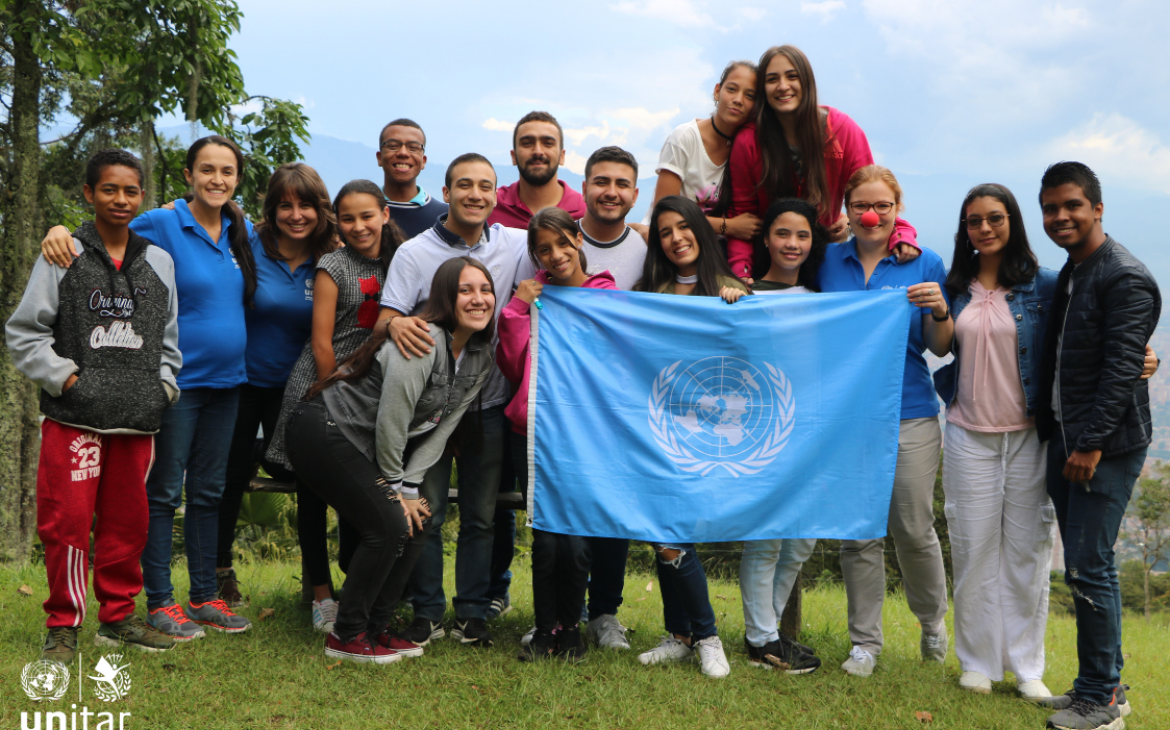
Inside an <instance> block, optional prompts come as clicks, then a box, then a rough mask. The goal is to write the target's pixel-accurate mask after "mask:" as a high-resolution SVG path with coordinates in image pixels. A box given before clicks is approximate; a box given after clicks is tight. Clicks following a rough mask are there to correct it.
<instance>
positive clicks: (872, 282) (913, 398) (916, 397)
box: [817, 238, 951, 420]
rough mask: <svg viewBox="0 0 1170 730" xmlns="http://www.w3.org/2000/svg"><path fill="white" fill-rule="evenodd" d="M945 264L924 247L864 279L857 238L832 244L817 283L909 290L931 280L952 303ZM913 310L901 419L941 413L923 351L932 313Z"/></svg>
mask: <svg viewBox="0 0 1170 730" xmlns="http://www.w3.org/2000/svg"><path fill="white" fill-rule="evenodd" d="M946 278H947V270H946V267H944V266H943V262H942V259H941V258H939V255H938V254H936V253H935V252H934V251H931V250H930V249H928V248H925V247H923V249H922V254H921V255H919V256H918V258H916V259H914V260H913V261H910V262H908V263H905V264H899V263H898V259H897V257H896V256H887V257H886V258H884V259H882V260H881V261H880V262H878V265H877V268H876V269H874V271H873V274H872V275H871V276H870V277H869V282H868V283H866V281H865V269H864V268H862V266H861V260H860V259H858V258H857V239H856V238H851V239H849V240H848V241H846V242H845V243H834V244H830V245H829V247H828V249H827V250H826V251H825V261H824V263H823V264H821V269H820V271H819V272H818V273H817V283H818V284H819V285H820V288H821V291H822V292H848V291H872V290H880V289H906V288H908V287H910V286H912V285H914V284H921V283H923V282H926V281H932V282H935V283H937V284H938V286H939V290H940V291H941V292H942V293H943V297H944V298H945V299H946V300H947V306H948V307H949V306H950V302H951V299H950V295H949V294H948V293H947V288H946V286H944V282H945V281H946ZM906 307H907V309H908V310H910V315H911V317H910V337H909V339H908V341H907V343H906V369H905V371H904V373H903V376H902V416H901V418H902V420H907V419H910V418H931V417H935V416H937V415H938V396H937V395H936V394H935V392H934V384H933V383H932V382H931V379H930V368H929V367H928V366H927V364H926V358H925V357H923V353H924V352H925V351H926V340H925V339H924V338H923V336H922V318H923V317H929V316H930V310H929V309H923V310H918V309H917V308H916V307H914V306H913V305H912V304H910V303H909V302H907V304H906Z"/></svg>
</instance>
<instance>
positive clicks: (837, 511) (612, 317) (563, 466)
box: [528, 286, 918, 542]
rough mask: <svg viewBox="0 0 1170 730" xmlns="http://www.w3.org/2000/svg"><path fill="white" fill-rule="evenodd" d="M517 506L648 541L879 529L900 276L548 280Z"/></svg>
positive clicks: (588, 531)
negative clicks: (888, 284)
mask: <svg viewBox="0 0 1170 730" xmlns="http://www.w3.org/2000/svg"><path fill="white" fill-rule="evenodd" d="M540 300H541V304H542V306H543V309H539V310H534V312H533V314H534V316H533V318H532V329H533V332H532V376H531V379H530V391H529V398H528V403H529V409H528V419H529V423H528V433H529V443H528V458H529V474H530V475H531V484H532V488H531V489H530V491H529V515H530V517H531V518H532V521H533V524H534V526H536V527H538V528H540V529H542V530H548V531H550V532H559V533H567V534H573V535H593V536H602V537H626V538H632V539H637V540H647V541H652V542H717V541H728V540H760V539H770V538H782V537H783V538H792V537H815V538H837V539H869V538H877V537H881V536H883V535H885V534H886V520H887V515H888V513H889V503H890V492H891V490H892V488H893V483H894V467H895V463H896V460H897V455H898V425H899V420H900V411H901V399H902V371H903V367H904V364H905V353H906V342H907V336H908V332H909V324H910V317H911V316H912V315H914V314H918V312H917V310H914V308H913V307H911V306H910V305H909V304H908V303H907V301H906V295H905V292H904V291H902V290H894V291H883V292H856V293H842V294H795V295H789V296H771V297H762V296H761V297H745V298H743V299H741V300H740V301H739V302H737V303H735V304H733V305H729V304H727V303H726V302H724V301H723V300H721V299H718V298H715V297H684V296H673V295H665V294H644V293H638V292H625V291H606V290H595V289H569V288H562V287H555V286H547V287H545V288H544V292H543V293H542V295H541V298H540Z"/></svg>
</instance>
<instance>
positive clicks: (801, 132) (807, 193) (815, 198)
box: [756, 45, 833, 216]
mask: <svg viewBox="0 0 1170 730" xmlns="http://www.w3.org/2000/svg"><path fill="white" fill-rule="evenodd" d="M776 56H784V57H785V58H787V59H788V61H789V62H790V63H791V64H792V67H793V68H794V69H796V74H797V76H799V77H800V94H801V99H800V106H799V107H797V109H796V143H797V144H798V145H799V146H800V159H801V171H802V172H803V175H802V177H803V179H804V194H803V195H799V190H798V188H797V180H796V162H795V160H793V159H792V150H791V149H790V148H789V147H788V141H787V140H786V139H785V137H784V127H783V126H781V124H780V119H779V118H778V117H777V116H776V112H775V111H773V110H772V107H771V105H770V104H768V99H767V97H766V96H765V94H764V84H765V79H766V78H767V75H768V64H769V63H771V62H772V59H773V58H775V57H776ZM756 107H757V110H756V138H757V139H758V140H759V144H760V152H761V154H760V159H761V161H762V162H763V173H762V174H761V176H760V181H759V183H758V184H757V187H763V189H764V192H766V193H767V195H768V198H769V199H772V200H775V199H776V198H795V197H802V198H804V199H805V200H807V201H808V202H810V203H812V204H813V206H815V207H816V209H817V211H818V212H819V213H820V215H822V216H824V215H825V214H827V213H831V212H833V211H830V210H829V206H830V205H831V200H830V195H829V182H828V176H827V174H826V172H825V144H826V142H827V140H826V139H825V130H824V124H823V123H822V122H821V111H820V107H819V106H818V105H817V81H816V77H815V76H813V70H812V64H810V63H809V62H808V56H806V55H804V52H803V51H801V50H800V49H799V48H797V47H796V46H788V45H784V46H773V47H771V48H769V49H768V50H766V51H764V55H762V56H760V64H759V70H758V71H757V72H756Z"/></svg>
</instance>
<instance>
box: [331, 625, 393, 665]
mask: <svg viewBox="0 0 1170 730" xmlns="http://www.w3.org/2000/svg"><path fill="white" fill-rule="evenodd" d="M325 656H327V657H329V658H330V659H343V660H345V661H347V662H358V663H359V664H390V663H391V662H396V661H398V660H400V659H402V658H403V655H402V654H399V653H398V652H395V651H392V650H390V649H387V648H386V647H384V646H382V645H381V644H379V643H378V642H376V641H370V639H369V636H367V634H366V632H364V631H363V632H361V633H360V634H358V635H357V636H355V637H353V638H352V639H350V640H349V641H342V640H341V637H340V636H338V635H337V633H336V632H331V633H330V634H329V636H326V637H325Z"/></svg>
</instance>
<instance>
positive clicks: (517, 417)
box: [496, 270, 618, 435]
mask: <svg viewBox="0 0 1170 730" xmlns="http://www.w3.org/2000/svg"><path fill="white" fill-rule="evenodd" d="M548 279H549V277H548V272H547V271H543V270H542V271H538V272H536V280H537V281H539V282H540V283H541V284H544V285H545V286H550V284H549V283H548ZM551 286H556V285H555V284H552V285H551ZM581 286H583V287H585V288H588V289H615V290H616V289H617V288H618V287H617V284H615V283H614V281H613V275H612V274H610V273H609V272H608V271H603V272H601V273H600V274H594V275H593V276H590V277H589V278H587V279H586V280H585V283H584V284H582V285H581ZM528 308H529V304H528V302H526V301H524V300H523V299H521V298H520V297H512V300H511V301H510V302H508V304H507V306H505V307H504V308H503V309H502V310H501V311H500V320H499V322H498V323H497V324H496V328H497V331H498V332H499V336H500V344H499V346H498V347H497V348H496V364H497V365H499V367H500V372H502V373H503V374H504V377H505V378H507V379H508V382H509V383H511V384H512V385H516V384H517V383H519V384H520V386H519V389H518V390H517V391H516V395H514V396H512V402H511V403H509V404H508V407H507V408H505V409H504V415H505V416H507V417H508V420H509V421H511V422H512V430H513V431H514V432H516V433H518V434H521V435H525V434H527V433H528V375H529V371H530V370H531V365H532V360H531V358H530V357H529V344H530V342H531V334H532V330H531V319H530V318H529V316H528Z"/></svg>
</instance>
